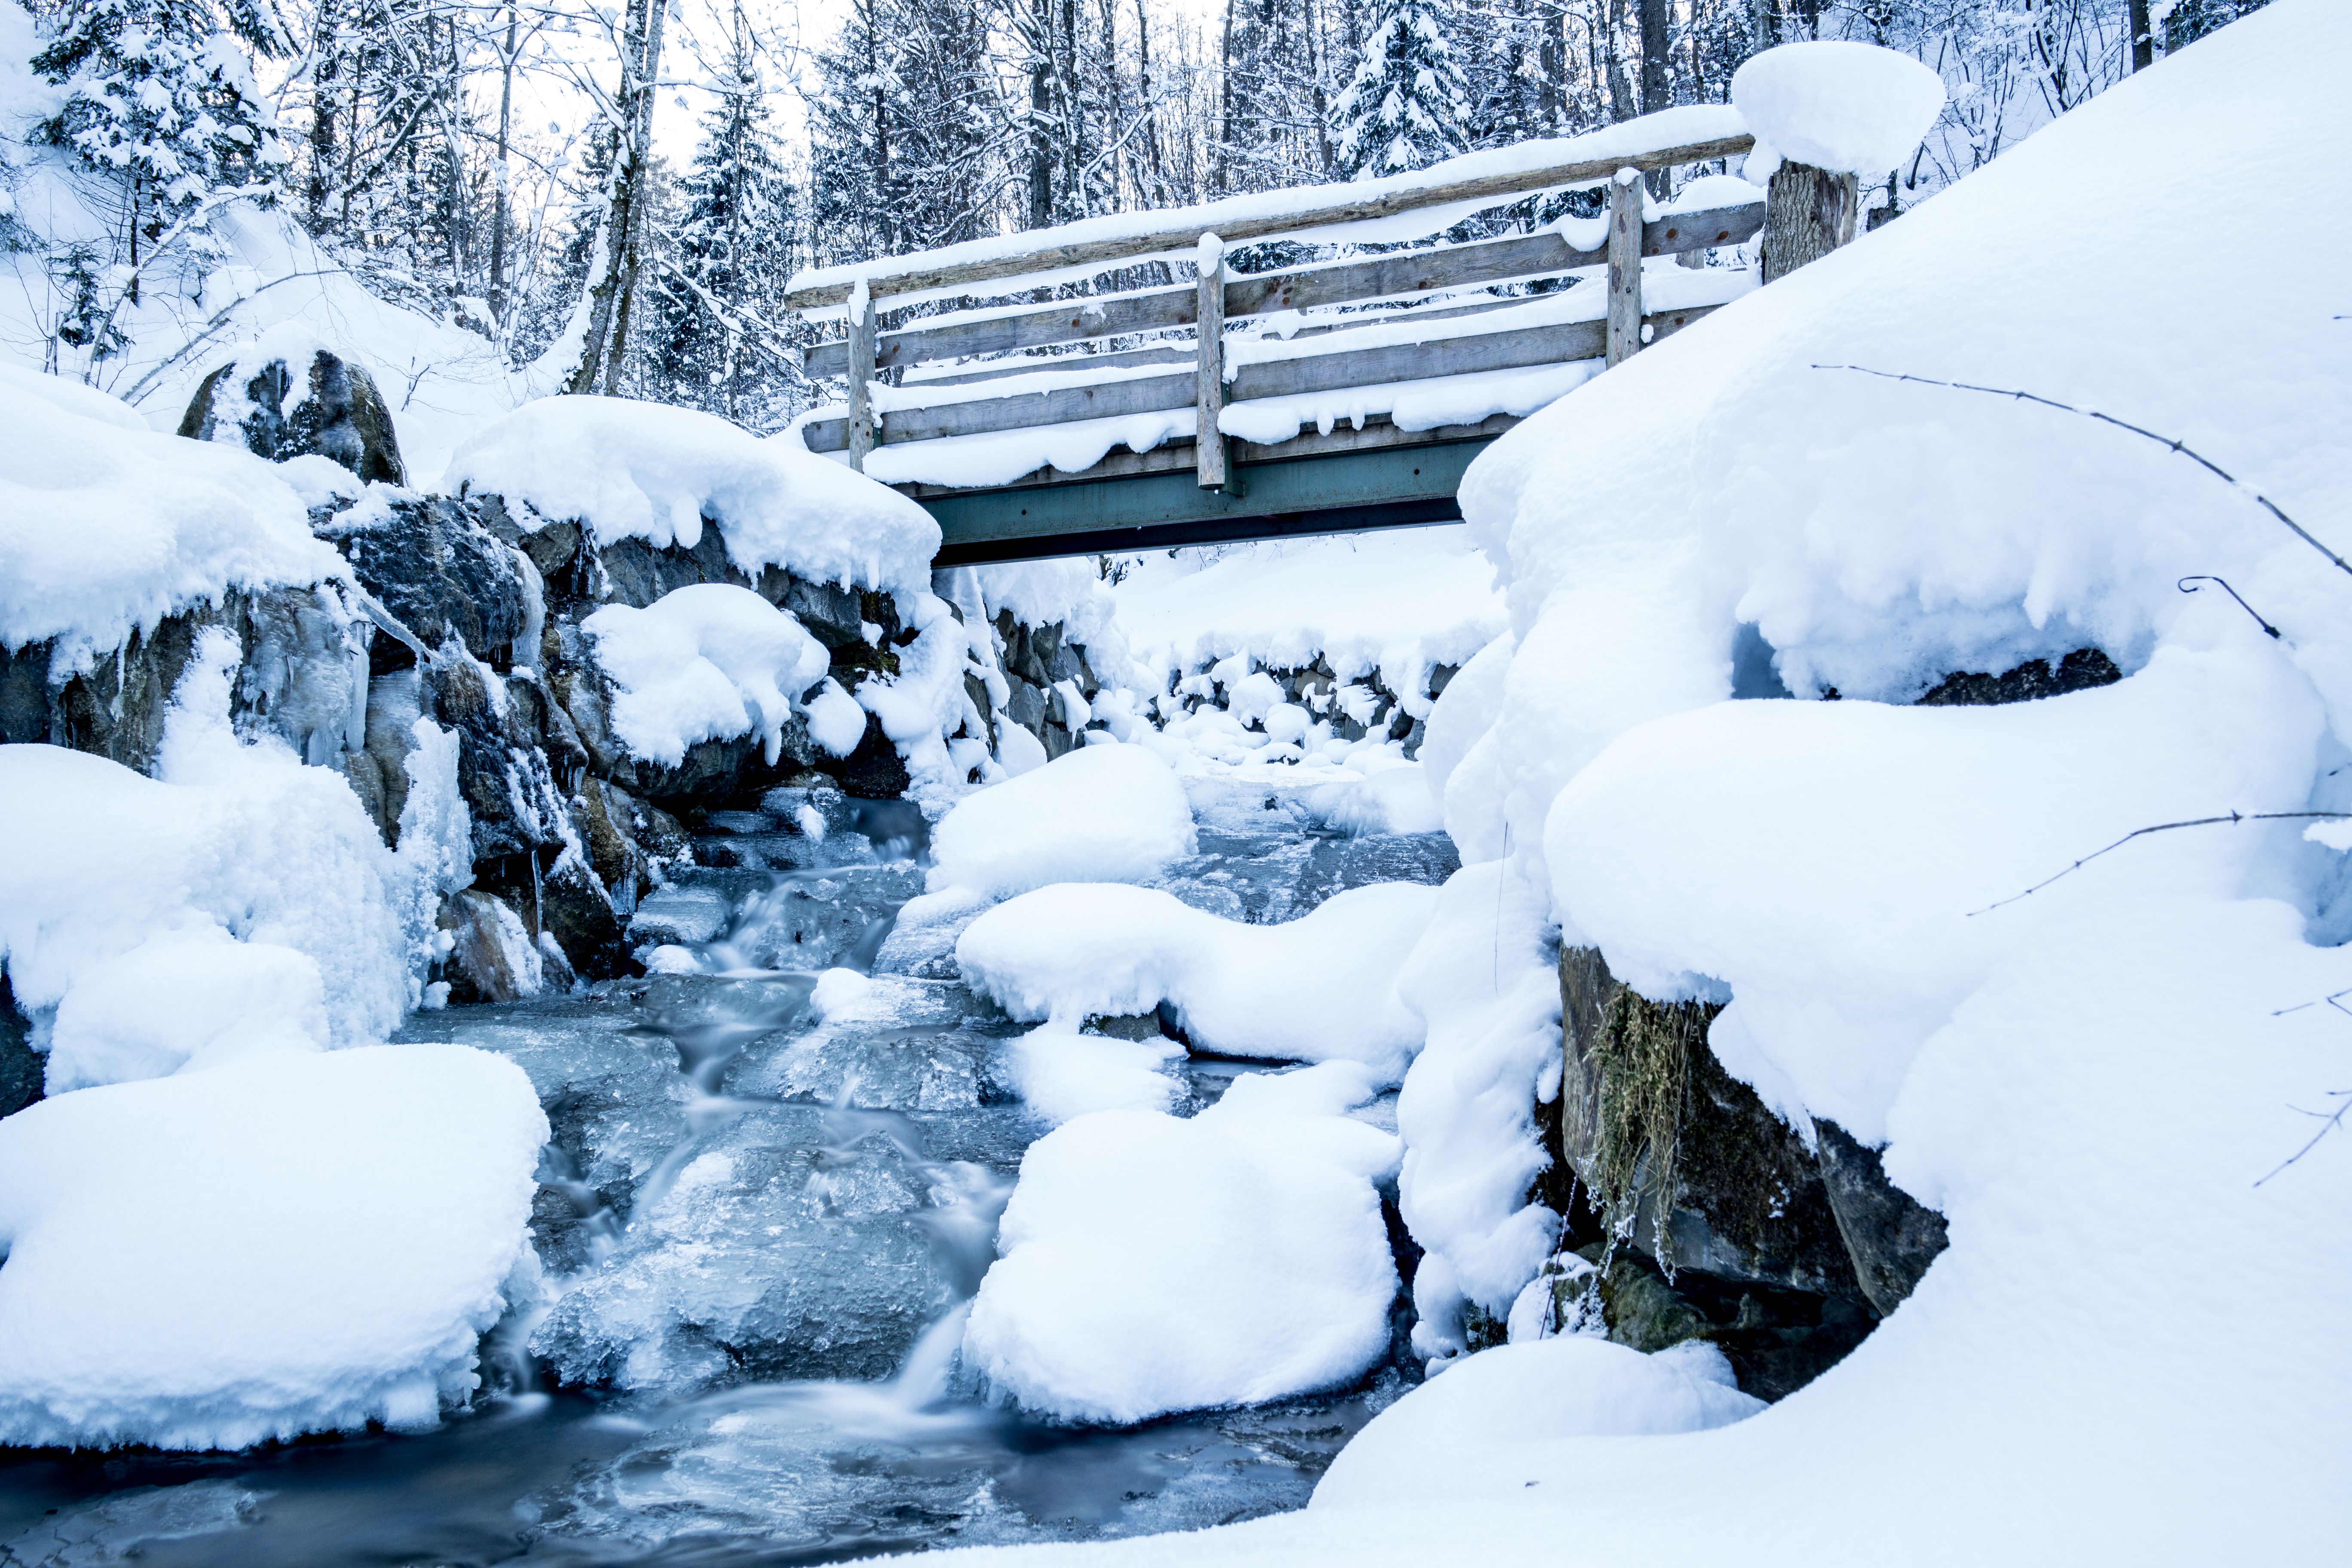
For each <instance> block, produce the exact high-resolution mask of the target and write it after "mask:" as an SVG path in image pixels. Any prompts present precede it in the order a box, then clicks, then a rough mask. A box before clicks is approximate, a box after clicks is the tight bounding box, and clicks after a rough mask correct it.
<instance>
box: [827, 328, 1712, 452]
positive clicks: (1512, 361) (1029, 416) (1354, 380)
mask: <svg viewBox="0 0 2352 1568" xmlns="http://www.w3.org/2000/svg"><path fill="white" fill-rule="evenodd" d="M1716 308H1717V307H1715V306H1712V305H1701V306H1692V307H1689V308H1687V309H1685V310H1662V311H1659V312H1657V313H1655V314H1654V315H1647V316H1644V317H1643V318H1642V321H1643V326H1644V327H1646V328H1648V329H1649V330H1650V341H1651V342H1656V341H1658V340H1660V339H1663V338H1665V337H1669V336H1671V335H1672V334H1674V333H1675V332H1677V331H1681V330H1682V329H1683V328H1684V327H1686V326H1688V325H1689V324H1690V323H1691V322H1693V321H1697V320H1698V319H1699V318H1700V317H1702V316H1705V315H1707V314H1708V313H1710V312H1711V311H1713V310H1715V309H1716ZM1606 345H1607V326H1606V323H1605V322H1603V321H1562V322H1558V323H1555V324H1553V325H1550V326H1542V327H1523V328H1519V329H1517V331H1500V332H1480V333H1475V334H1471V335H1465V336H1463V337H1455V338H1439V339H1436V340H1434V341H1432V342H1418V343H1391V344H1387V345H1384V346H1382V347H1380V348H1370V349H1343V350H1338V351H1335V352H1333V353H1322V354H1310V355H1304V356H1301V357H1299V358H1297V359H1280V360H1267V361H1262V362H1260V363H1255V364H1244V365H1243V366H1241V367H1240V368H1239V369H1238V370H1237V371H1235V372H1234V376H1233V379H1232V380H1231V381H1230V382H1228V383H1227V384H1226V394H1225V397H1226V401H1227V403H1228V404H1229V405H1230V404H1233V403H1241V402H1246V401H1251V400H1255V399H1258V398H1265V397H1292V396H1298V395H1306V394H1310V393H1317V392H1336V391H1339V390H1341V389H1343V388H1348V387H1358V386H1363V387H1372V386H1381V385H1385V384H1389V383H1392V382H1399V381H1423V380H1427V379H1430V378H1433V377H1437V376H1447V375H1466V374H1475V373H1476V372H1480V371H1492V370H1528V369H1532V368H1534V367H1537V366H1539V365H1549V364H1568V363H1573V362H1575V361H1577V360H1587V359H1598V358H1600V357H1601V353H1602V352H1603V350H1604V349H1605V347H1606ZM1198 390H1199V386H1198V378H1197V377H1196V375H1195V374H1193V373H1192V372H1191V371H1180V372H1173V373H1171V374H1167V375H1148V376H1137V377H1134V378H1133V379H1131V380H1128V381H1112V382H1103V383H1100V384H1096V385H1093V386H1067V387H1057V388H1055V389H1054V390H1052V391H1048V392H1035V393H1020V394H1015V395H1011V396H1007V397H983V398H976V399H973V400H972V401H971V402H968V403H945V404H939V405H934V406H931V407H929V408H908V409H896V410H892V411H891V412H890V413H888V414H887V415H886V416H884V417H883V421H882V440H883V442H884V443H885V444H886V445H889V446H897V445H899V444H900V443H902V442H907V441H929V440H936V439H938V438H940V437H945V436H977V435H985V434H990V433H993V432H997V431H1003V430H1023V429H1028V428H1030V427H1032V426H1040V425H1066V424H1068V423H1070V422H1072V421H1073V420H1079V419H1108V418H1117V417H1120V416H1128V415H1135V414H1164V413H1166V412H1168V411H1170V410H1171V409H1177V408H1188V407H1191V406H1192V405H1193V403H1194V400H1195V397H1196V395H1197V393H1198ZM848 428H849V426H848V421H847V420H845V419H819V420H813V421H811V422H810V423H809V424H808V425H806V426H803V437H804V438H805V439H806V441H807V443H808V447H809V450H811V451H813V452H838V451H841V450H843V449H844V448H845V447H847V446H848V444H849V439H848Z"/></svg>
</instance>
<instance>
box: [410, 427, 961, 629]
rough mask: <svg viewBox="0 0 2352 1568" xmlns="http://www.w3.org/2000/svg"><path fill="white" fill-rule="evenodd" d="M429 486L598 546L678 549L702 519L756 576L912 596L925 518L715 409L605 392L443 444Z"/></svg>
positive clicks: (918, 581) (931, 537)
mask: <svg viewBox="0 0 2352 1568" xmlns="http://www.w3.org/2000/svg"><path fill="white" fill-rule="evenodd" d="M441 486H442V489H445V490H446V491H448V492H449V493H451V494H453V495H454V494H466V493H470V494H476V495H497V496H500V497H502V498H504V499H505V500H506V501H507V503H508V504H509V506H510V507H511V506H528V507H530V509H531V510H533V511H535V512H536V513H537V514H538V516H539V517H540V518H541V519H545V520H547V521H576V522H580V523H582V524H583V525H585V526H586V527H587V528H588V529H589V530H590V531H591V532H592V533H593V536H594V539H595V541H596V542H597V543H598V544H600V545H608V544H612V543H614V542H618V541H620V540H624V539H631V538H636V539H643V540H645V541H646V542H648V543H650V544H652V545H654V546H655V547H656V548H662V547H667V546H671V545H676V546H677V547H679V548H682V549H688V550H690V549H692V548H693V547H694V546H695V545H696V544H697V543H698V542H700V540H701V538H702V524H703V520H704V519H705V518H708V519H709V520H710V521H712V522H713V523H715V524H716V525H717V526H718V529H719V533H720V535H721V536H722V537H723V538H724V540H725V542H726V549H727V559H728V560H729V561H730V562H732V563H734V564H735V565H736V566H737V567H738V568H740V570H741V571H743V572H745V573H747V574H751V575H752V576H754V577H756V576H757V575H758V574H759V573H760V571H761V568H762V567H766V566H780V567H782V568H783V569H784V570H785V571H786V572H789V573H791V574H793V576H795V577H799V578H802V579H804V580H805V581H808V582H812V583H840V584H855V585H857V586H860V587H866V588H875V589H883V590H887V591H890V592H893V593H904V594H914V593H919V592H922V591H924V590H926V589H927V588H928V587H929V583H930V571H931V557H932V556H933V555H934V554H936V553H938V551H939V547H940V531H939V524H937V523H936V522H934V521H931V516H930V514H929V512H927V511H925V510H923V509H922V508H921V507H919V506H917V505H916V504H915V503H914V502H913V501H911V500H907V499H906V498H905V497H904V496H901V495H899V494H898V493H897V492H896V491H894V490H891V489H887V487H885V486H883V485H879V484H877V483H875V482H874V481H873V480H871V479H866V478H865V477H864V476H862V475H860V474H857V473H855V472H852V471H851V470H850V469H848V468H845V467H843V466H842V465H841V464H839V463H835V462H832V461H829V460H827V459H825V458H820V457H818V456H816V455H815V454H814V453H812V452H810V451H809V450H808V449H807V448H806V447H804V446H803V445H802V443H801V442H800V440H799V438H798V437H794V436H792V435H790V434H787V435H786V436H784V437H780V438H776V439H771V440H761V438H760V437H756V436H753V435H752V434H751V433H750V432H749V431H747V430H744V429H742V428H740V426H734V425H730V424H729V423H728V422H727V421H726V420H724V419H721V418H719V417H718V416H716V415H711V414H700V413H697V412H695V411H694V410H692V409H688V408H673V407H668V406H666V405H660V404H652V403H636V402H632V401H629V400H627V399H625V398H612V397H546V398H541V399H540V400H539V401H537V402H535V403H529V404H525V405H523V406H522V407H520V408H518V409H517V410H515V412H514V413H512V414H510V415H508V416H506V417H505V418H503V419H500V420H498V421H496V422H495V423H493V424H491V425H490V426H488V427H487V428H485V429H483V430H481V431H480V432H479V433H478V434H477V435H475V436H474V437H472V438H471V439H469V440H467V442H465V443H464V444H463V445H462V446H460V447H458V448H457V453H456V455H455V456H454V457H453V458H451V459H450V462H449V468H448V471H447V472H446V474H444V475H443V476H442V479H441Z"/></svg>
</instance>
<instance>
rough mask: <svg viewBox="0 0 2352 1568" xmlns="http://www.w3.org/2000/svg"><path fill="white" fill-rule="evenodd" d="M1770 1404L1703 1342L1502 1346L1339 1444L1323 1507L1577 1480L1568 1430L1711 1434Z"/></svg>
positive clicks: (1585, 1337) (1568, 1340) (1320, 1494)
mask: <svg viewBox="0 0 2352 1568" xmlns="http://www.w3.org/2000/svg"><path fill="white" fill-rule="evenodd" d="M1763 1408H1764V1402H1763V1401H1762V1400H1760V1399H1758V1398H1755V1397H1753V1396H1752V1395H1749V1394H1742V1393H1740V1392H1739V1385H1738V1384H1736V1383H1734V1382H1733V1381H1732V1375H1731V1363H1729V1362H1728V1361H1727V1360H1725V1359H1724V1354H1723V1352H1721V1351H1719V1350H1717V1348H1716V1347H1715V1346H1713V1345H1711V1344H1708V1343H1707V1342H1705V1341H1703V1340H1685V1341H1684V1342H1682V1343H1681V1344H1678V1345H1672V1346H1669V1347H1668V1348H1666V1349H1665V1350H1663V1351H1660V1352H1657V1353H1656V1354H1655V1355H1643V1353H1642V1352H1640V1351H1636V1350H1629V1349H1627V1348H1626V1347H1625V1346H1623V1345H1619V1344H1612V1343H1611V1342H1609V1341H1607V1340H1604V1339H1601V1338H1599V1337H1597V1336H1594V1335H1590V1334H1568V1335H1563V1336H1561V1337H1559V1338H1557V1339H1549V1340H1536V1341H1533V1342H1529V1343H1527V1344H1514V1345H1497V1346H1496V1347H1495V1348H1494V1349H1493V1350H1487V1351H1481V1352H1478V1353H1477V1354H1476V1355H1474V1356H1471V1357H1469V1358H1467V1359H1466V1360H1464V1361H1460V1362H1457V1363H1454V1365H1452V1366H1450V1367H1448V1368H1447V1369H1446V1370H1445V1373H1444V1375H1443V1376H1441V1377H1434V1378H1432V1379H1431V1380H1430V1381H1428V1382H1427V1383H1424V1384H1422V1385H1421V1386H1420V1387H1419V1388H1416V1389H1414V1390H1413V1391H1412V1393H1410V1394H1406V1395H1405V1396H1404V1397H1403V1398H1402V1399H1401V1400H1399V1401H1397V1402H1396V1403H1395V1404H1394V1405H1391V1406H1389V1408H1387V1409H1386V1410H1383V1411H1381V1413H1380V1415H1377V1416H1375V1417H1374V1418H1373V1420H1372V1424H1371V1425H1370V1426H1367V1427H1365V1428H1364V1429H1363V1430H1362V1431H1361V1432H1360V1433H1358V1434H1357V1435H1356V1436H1355V1437H1354V1438H1353V1439H1352V1440H1351V1441H1350V1442H1349V1444H1348V1446H1347V1447H1345V1448H1342V1449H1340V1450H1339V1458H1336V1459H1334V1460H1333V1461H1332V1462H1331V1468H1329V1469H1328V1470H1327V1471H1325V1472H1324V1476H1323V1479H1322V1480H1321V1481H1320V1482H1318V1484H1317V1486H1316V1488H1315V1500H1314V1502H1313V1503H1312V1505H1311V1506H1313V1507H1316V1508H1363V1507H1366V1506H1377V1505H1379V1504H1381V1503H1393V1502H1396V1501H1398V1500H1402V1499H1405V1498H1424V1499H1441V1498H1442V1499H1447V1500H1458V1499H1461V1498H1465V1497H1475V1496H1479V1495H1481V1494H1484V1495H1486V1496H1493V1495H1496V1494H1497V1493H1500V1494H1502V1495H1504V1496H1508V1495H1509V1494H1511V1493H1512V1492H1516V1491H1520V1490H1523V1489H1526V1488H1528V1487H1529V1486H1540V1485H1542V1484H1544V1483H1545V1482H1550V1483H1552V1484H1554V1485H1558V1484H1560V1483H1562V1482H1564V1481H1567V1480H1569V1479H1571V1478H1573V1477H1574V1475H1575V1473H1576V1462H1575V1455H1574V1449H1573V1447H1571V1446H1570V1445H1569V1444H1564V1443H1562V1442H1560V1441H1559V1439H1561V1438H1577V1437H1643V1436H1662V1435H1664V1434H1666V1433H1672V1432H1703V1431H1706V1429H1707V1428H1708V1427H1711V1426H1729V1425H1730V1424H1731V1423H1732V1422H1734V1421H1738V1420H1743V1419H1745V1418H1746V1417H1748V1416H1750V1415H1755V1414H1756V1413H1757V1412H1758V1411H1759V1410H1761V1409H1763Z"/></svg>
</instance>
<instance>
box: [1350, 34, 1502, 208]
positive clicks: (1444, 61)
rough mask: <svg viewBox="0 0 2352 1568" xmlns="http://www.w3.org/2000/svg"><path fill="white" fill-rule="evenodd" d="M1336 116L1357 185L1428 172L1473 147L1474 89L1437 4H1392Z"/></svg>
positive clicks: (1374, 35) (1351, 174) (1367, 48)
mask: <svg viewBox="0 0 2352 1568" xmlns="http://www.w3.org/2000/svg"><path fill="white" fill-rule="evenodd" d="M1335 112H1336V113H1337V115H1338V117H1339V125H1340V137H1339V170H1340V172H1341V173H1342V174H1344V175H1346V176H1347V177H1349V178H1350V179H1361V178H1369V177H1371V176H1376V175H1381V174H1397V173H1400V172H1402V171H1403V170H1406V169H1419V168H1423V167H1425V166H1426V165H1428V164H1431V163H1436V162H1437V161H1438V160H1439V159H1441V158H1450V157H1452V156H1453V155H1454V153H1459V152H1461V151H1462V150H1463V149H1464V148H1465V147H1466V146H1468V145H1469V140H1470V139H1469V134H1468V129H1467V121H1468V120H1469V117H1470V108H1469V88H1468V85H1467V84H1466V83H1465V81H1464V80H1463V78H1462V68H1461V67H1460V66H1459V65H1458V64H1457V63H1456V62H1455V60H1454V49H1453V47H1452V46H1451V45H1450V44H1448V43H1447V42H1446V39H1445V29H1444V26H1443V24H1442V22H1441V21H1440V18H1439V13H1438V9H1437V6H1436V5H1434V4H1433V3H1432V0H1384V3H1383V5H1382V6H1381V10H1380V12H1379V13H1378V14H1377V16H1376V19H1375V21H1374V23H1373V26H1372V29H1371V35H1370V37H1369V38H1367V39H1366V40H1365V45H1364V62H1363V64H1362V65H1361V66H1360V67H1359V68H1357V71H1356V78H1355V80H1353V81H1351V82H1349V84H1348V90H1347V92H1346V93H1345V94H1344V95H1343V96H1342V97H1341V98H1340V100H1339V105H1338V107H1337V109H1336V110H1335Z"/></svg>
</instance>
